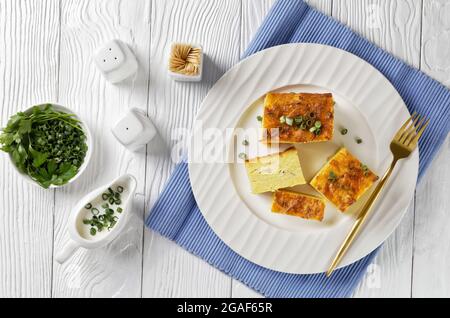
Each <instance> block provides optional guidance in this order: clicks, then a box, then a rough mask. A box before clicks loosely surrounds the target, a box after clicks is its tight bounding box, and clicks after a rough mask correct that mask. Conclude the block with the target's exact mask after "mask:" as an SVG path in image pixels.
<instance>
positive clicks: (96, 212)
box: [91, 208, 100, 215]
mask: <svg viewBox="0 0 450 318" xmlns="http://www.w3.org/2000/svg"><path fill="white" fill-rule="evenodd" d="M91 212H92V214H93V215H98V214H99V213H100V211H99V210H98V209H97V208H93V209H92V210H91Z"/></svg>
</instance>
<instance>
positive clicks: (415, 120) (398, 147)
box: [326, 113, 429, 277]
mask: <svg viewBox="0 0 450 318" xmlns="http://www.w3.org/2000/svg"><path fill="white" fill-rule="evenodd" d="M428 123H429V120H427V121H426V122H425V117H423V116H420V115H419V114H417V113H414V114H413V115H412V116H411V117H410V118H409V119H408V120H407V121H406V122H405V123H404V124H403V126H402V127H401V128H400V129H399V130H398V131H397V133H396V134H395V136H394V138H393V139H392V141H391V146H390V148H391V152H392V155H393V156H394V159H393V160H392V163H391V166H390V167H389V169H388V171H386V173H385V174H384V176H383V178H382V179H381V180H380V182H379V183H378V185H377V187H376V188H375V190H374V191H373V193H372V194H371V196H370V197H369V199H368V200H367V202H366V204H365V205H364V207H363V208H362V210H361V212H360V213H359V215H358V218H357V219H356V222H355V224H354V225H353V227H352V229H351V230H350V232H349V233H348V234H347V237H346V238H345V240H344V243H342V245H341V247H340V248H339V251H338V252H337V254H336V256H335V257H334V259H333V262H332V263H331V265H330V267H329V268H328V271H327V273H326V275H327V277H329V276H330V275H331V273H333V271H334V270H335V269H336V266H338V264H339V262H340V261H341V260H342V257H344V255H345V253H346V252H347V250H348V249H349V247H350V245H351V244H352V243H353V241H354V239H355V237H356V236H357V235H358V233H359V231H360V229H361V227H362V225H363V224H364V222H365V221H366V219H367V216H368V215H369V212H370V209H371V208H372V205H373V203H374V202H375V200H376V199H377V198H378V196H379V194H380V192H381V190H382V189H383V187H384V185H385V184H386V181H387V180H388V179H389V177H390V176H391V174H392V171H393V170H394V167H395V165H396V163H397V161H399V160H400V159H403V158H407V157H409V155H410V154H411V153H412V152H413V151H414V149H416V147H417V142H418V141H419V138H420V136H421V135H422V133H423V132H424V130H425V128H426V127H427V126H428Z"/></svg>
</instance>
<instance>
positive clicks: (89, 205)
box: [84, 203, 92, 210]
mask: <svg viewBox="0 0 450 318" xmlns="http://www.w3.org/2000/svg"><path fill="white" fill-rule="evenodd" d="M84 208H85V209H87V210H89V209H91V208H92V204H91V203H88V204H86V205H85V206H84Z"/></svg>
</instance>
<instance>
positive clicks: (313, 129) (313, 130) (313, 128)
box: [309, 126, 317, 133]
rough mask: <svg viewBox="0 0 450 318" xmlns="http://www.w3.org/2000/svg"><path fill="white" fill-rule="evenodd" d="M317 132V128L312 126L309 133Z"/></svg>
mask: <svg viewBox="0 0 450 318" xmlns="http://www.w3.org/2000/svg"><path fill="white" fill-rule="evenodd" d="M316 130H317V128H316V126H312V127H311V128H309V131H310V132H312V133H313V132H315V131H316Z"/></svg>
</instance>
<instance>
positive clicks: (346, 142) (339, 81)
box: [189, 44, 419, 274]
mask: <svg viewBox="0 0 450 318" xmlns="http://www.w3.org/2000/svg"><path fill="white" fill-rule="evenodd" d="M269 91H295V92H331V93H333V96H334V99H335V101H336V105H335V131H334V138H333V140H332V141H331V142H325V143H316V144H308V145H300V146H297V149H298V151H299V156H300V162H301V164H302V168H303V172H304V174H305V177H306V179H307V180H308V181H309V180H310V179H311V178H312V177H313V175H314V174H315V173H316V172H317V171H318V170H319V169H320V167H321V166H322V165H323V164H324V163H325V162H326V160H327V157H328V156H330V155H332V154H333V153H334V152H335V151H336V150H337V149H338V148H339V147H340V146H345V147H346V148H347V149H349V151H350V152H352V153H353V154H354V155H356V157H358V158H359V159H360V160H361V161H362V162H363V163H365V164H367V165H368V166H369V167H370V168H371V169H372V170H374V171H375V172H376V173H378V175H379V176H380V177H381V176H382V175H383V172H384V171H385V170H386V168H387V166H388V165H389V164H390V161H391V158H392V157H391V153H390V150H389V143H390V141H391V139H392V136H393V135H394V133H395V132H396V131H397V129H398V128H399V127H400V126H401V124H402V123H403V122H404V121H405V120H406V119H407V118H408V117H409V116H410V115H409V113H408V110H407V108H406V106H405V104H404V103H403V101H402V99H401V97H400V96H399V94H398V93H397V91H396V90H395V89H394V87H393V86H392V85H391V84H390V83H389V81H388V80H387V79H386V78H385V77H383V75H382V74H381V73H379V72H378V71H377V70H376V69H375V68H373V67H372V66H371V65H370V64H368V63H366V62H365V61H363V60H361V59H360V58H358V57H356V56H354V55H352V54H350V53H348V52H345V51H342V50H339V49H336V48H333V47H329V46H324V45H319V44H287V45H282V46H277V47H273V48H270V49H267V50H264V51H261V52H259V53H257V54H254V55H252V56H251V57H249V58H247V59H245V60H243V61H242V62H241V63H239V64H237V65H236V66H235V67H233V68H232V69H231V70H230V71H228V72H227V73H226V74H225V75H224V76H223V77H222V78H221V79H220V80H219V81H218V82H217V83H216V85H215V86H214V87H213V88H212V89H211V90H210V92H209V94H208V96H207V97H206V98H205V100H204V101H203V104H202V106H201V109H200V111H199V113H198V115H197V120H196V122H195V124H194V129H193V133H192V136H191V142H190V145H189V175H190V180H191V184H192V189H193V192H194V196H195V198H196V201H197V204H198V206H199V208H200V210H201V211H202V213H203V215H204V217H205V219H206V221H207V222H208V224H209V225H210V226H211V228H212V229H213V230H214V232H215V233H216V234H217V235H218V236H219V237H220V238H221V239H222V240H223V241H224V242H225V243H226V244H227V245H228V246H229V247H230V248H231V249H233V250H234V251H235V252H237V253H239V254H240V255H242V256H243V257H245V258H246V259H248V260H250V261H252V262H254V263H256V264H259V265H261V266H263V267H267V268H270V269H273V270H277V271H282V272H289V273H299V274H300V273H301V274H306V273H318V272H324V271H326V269H327V268H328V266H329V264H330V262H331V260H332V258H333V256H334V255H335V253H336V251H337V249H338V248H339V246H340V244H341V243H342V241H343V239H344V238H345V236H346V234H347V232H348V231H349V229H350V227H351V226H352V224H353V222H354V219H355V214H356V212H357V210H358V208H360V207H361V205H362V203H363V202H364V201H365V199H366V198H367V195H368V194H369V193H370V191H368V192H369V193H366V194H365V195H364V197H363V198H361V200H359V201H358V202H357V203H356V204H355V205H354V206H352V208H351V209H350V210H349V211H348V212H346V213H341V212H339V211H337V209H336V208H335V207H333V206H332V205H331V204H329V203H328V204H327V207H326V211H325V218H324V220H323V222H317V221H311V220H303V219H300V218H296V217H293V216H285V215H279V214H274V213H272V212H271V211H270V201H271V194H262V195H255V194H252V193H251V191H250V185H249V181H248V178H247V175H246V171H245V167H244V164H243V162H242V160H240V159H238V160H233V158H236V156H237V154H239V153H240V152H246V153H248V155H249V157H250V158H251V157H253V156H256V155H263V154H266V153H268V152H273V151H274V150H273V149H271V148H267V147H266V146H264V145H262V144H261V143H260V142H258V138H260V136H259V135H258V134H257V133H254V130H255V129H257V128H258V127H260V125H261V123H260V122H258V121H257V120H256V116H258V115H262V112H263V111H262V109H263V108H262V97H263V96H264V95H265V94H266V93H267V92H269ZM340 127H346V128H348V134H347V135H345V136H342V135H341V134H340V132H339V128H340ZM237 128H243V129H244V130H245V129H247V131H242V130H241V129H237ZM249 128H254V129H249ZM231 132H233V134H231ZM234 135H236V137H233V136H234ZM356 137H360V138H362V140H363V143H362V144H357V143H356V142H355V138H356ZM243 139H247V140H248V141H249V142H250V144H249V145H248V146H244V145H242V140H243ZM276 151H278V150H276ZM418 162H419V156H418V151H415V152H414V153H413V154H412V155H411V156H410V157H409V158H408V159H406V160H403V161H401V162H400V163H399V164H398V165H397V168H396V169H395V171H394V174H393V176H392V177H391V181H390V182H389V183H388V185H387V188H385V190H384V191H383V193H382V195H381V198H380V199H379V200H378V203H377V204H376V205H375V206H374V211H373V213H372V217H371V218H370V219H369V220H368V222H367V223H366V225H365V227H364V228H363V230H362V233H361V235H360V236H359V237H358V239H357V240H356V241H355V242H354V244H353V246H352V247H351V248H350V250H349V252H348V253H347V255H346V256H345V257H344V259H343V261H342V262H341V264H340V266H341V267H342V266H345V265H348V264H350V263H353V262H355V261H357V260H358V259H360V258H362V257H364V256H365V255H367V254H368V253H370V252H371V251H373V250H374V249H375V248H376V247H378V246H379V245H380V244H381V243H382V242H383V241H384V240H385V239H386V238H387V237H388V236H389V235H390V234H391V233H392V232H393V231H394V229H395V228H396V227H397V225H398V224H399V222H400V220H401V219H402V217H403V215H404V214H405V212H406V210H407V208H408V205H409V203H410V200H411V198H412V196H413V193H414V188H415V185H416V179H417V173H418ZM297 189H299V190H305V191H308V192H311V193H314V191H313V190H312V188H310V186H308V185H303V186H298V187H297ZM371 190H372V189H371ZM316 194H317V193H316Z"/></svg>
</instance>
